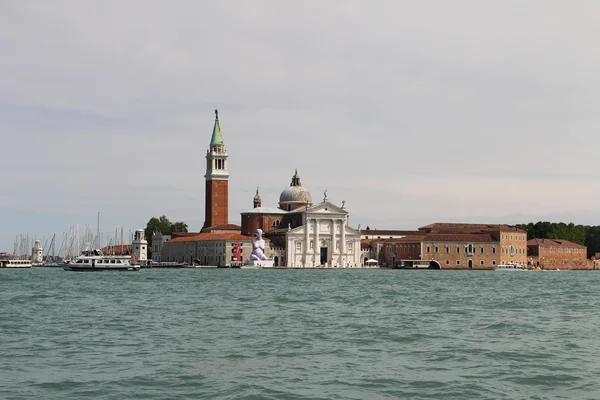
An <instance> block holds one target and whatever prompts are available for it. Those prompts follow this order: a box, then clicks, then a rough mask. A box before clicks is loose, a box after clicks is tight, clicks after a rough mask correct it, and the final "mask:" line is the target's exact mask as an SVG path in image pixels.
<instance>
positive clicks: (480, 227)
mask: <svg viewBox="0 0 600 400" xmlns="http://www.w3.org/2000/svg"><path fill="white" fill-rule="evenodd" d="M419 230H420V231H427V230H428V231H439V230H444V231H490V230H502V231H514V232H523V233H525V232H526V231H525V230H523V229H520V228H517V227H516V226H512V225H507V224H466V223H447V222H434V223H433V224H429V225H425V226H422V227H420V228H419Z"/></svg>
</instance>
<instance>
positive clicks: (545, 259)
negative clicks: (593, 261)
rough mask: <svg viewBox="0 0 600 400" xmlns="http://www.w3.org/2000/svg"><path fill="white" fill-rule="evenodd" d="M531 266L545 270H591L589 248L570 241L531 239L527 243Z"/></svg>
mask: <svg viewBox="0 0 600 400" xmlns="http://www.w3.org/2000/svg"><path fill="white" fill-rule="evenodd" d="M527 256H528V261H529V264H530V265H532V266H540V267H541V268H543V269H589V268H590V265H589V264H588V262H587V247H585V246H582V245H580V244H577V243H573V242H569V241H568V240H558V239H531V240H528V241H527Z"/></svg>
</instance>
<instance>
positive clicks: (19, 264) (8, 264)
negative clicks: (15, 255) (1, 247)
mask: <svg viewBox="0 0 600 400" xmlns="http://www.w3.org/2000/svg"><path fill="white" fill-rule="evenodd" d="M31 267H32V265H31V260H12V259H6V260H0V268H31Z"/></svg>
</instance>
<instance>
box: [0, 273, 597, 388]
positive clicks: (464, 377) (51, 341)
mask: <svg viewBox="0 0 600 400" xmlns="http://www.w3.org/2000/svg"><path fill="white" fill-rule="evenodd" d="M599 289H600V274H599V273H596V272H567V271H564V272H543V271H540V272H533V271H532V272H491V271H490V272H488V271H401V270H289V271H285V270H272V271H269V270H222V269H219V270H204V269H203V270H197V269H192V270H188V269H183V270H172V271H165V270H142V271H140V272H135V273H131V272H129V273H128V272H121V273H119V272H104V273H74V272H67V271H62V270H59V269H50V268H34V269H30V270H0V398H2V399H7V400H9V399H33V398H39V399H78V400H79V399H102V400H109V399H115V400H116V399H119V400H122V399H398V398H406V399H469V398H482V399H483V398H485V399H597V398H600V382H599V376H600V344H599V341H598V340H597V336H598V334H597V330H598V327H600V316H599V312H598V306H599V300H598V294H599V293H600V291H599Z"/></svg>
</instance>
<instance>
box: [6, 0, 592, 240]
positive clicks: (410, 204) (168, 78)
mask: <svg viewBox="0 0 600 400" xmlns="http://www.w3.org/2000/svg"><path fill="white" fill-rule="evenodd" d="M599 11H600V5H598V4H596V3H594V2H578V3H575V4H565V3H564V2H561V1H543V2H542V1H531V2H520V1H495V2H480V1H468V0H462V1H454V2H452V3H440V2H434V1H423V2H419V3H415V2H409V1H380V2H376V3H373V4H368V5H367V4H366V3H364V2H362V1H341V0H340V1H328V2H326V3H323V2H316V1H303V2H299V3H293V4H292V3H287V2H278V1H255V2H242V1H222V2H216V3H215V2H213V3H202V2H195V1H177V2H171V3H168V4H167V3H164V2H159V1H128V2H118V1H104V2H101V3H90V2H77V1H67V0H65V1H55V2H52V4H50V3H39V2H38V3H28V2H20V1H5V2H2V4H1V5H0V52H1V54H2V55H3V56H2V58H1V59H0V121H2V122H1V123H2V125H1V126H0V128H1V135H2V142H1V143H2V149H3V150H4V151H3V152H2V154H3V156H2V157H3V165H5V166H6V165H9V166H10V167H9V168H2V169H0V179H1V180H2V183H3V187H6V188H9V190H7V191H4V192H3V193H2V196H1V197H0V205H1V207H2V208H1V209H0V218H3V219H6V218H7V216H8V215H20V216H23V215H25V214H26V213H28V212H30V213H34V212H35V213H41V214H44V213H47V214H52V213H54V214H53V215H56V216H57V217H56V219H40V218H38V219H37V221H36V220H34V219H29V218H27V219H26V220H27V221H29V222H27V223H25V222H24V220H25V219H24V220H23V222H20V220H14V219H11V224H8V225H7V224H2V227H1V228H0V230H1V231H0V246H2V248H5V247H6V248H8V249H10V248H12V245H11V243H12V240H14V234H15V233H17V232H44V234H45V235H50V233H52V232H55V231H58V230H61V229H64V228H63V227H64V226H69V225H70V224H71V223H74V222H71V220H73V221H75V220H77V221H79V220H80V218H84V219H85V218H89V219H90V221H89V224H92V225H93V224H94V223H95V215H96V213H97V212H98V211H100V212H101V213H102V215H103V220H104V221H106V224H113V225H115V226H127V227H128V228H129V227H131V228H138V227H142V226H144V225H145V223H146V222H147V220H148V219H149V218H150V217H152V216H154V215H162V214H166V215H167V216H168V217H169V218H171V219H173V220H180V219H185V220H186V221H189V222H190V227H191V228H193V229H199V228H200V226H201V225H202V222H203V218H204V209H203V205H204V178H203V175H204V166H205V164H204V163H205V161H204V156H205V152H206V148H207V146H208V142H209V140H210V134H211V131H212V123H213V114H212V110H213V109H214V108H219V109H220V116H221V125H222V128H223V134H224V137H225V141H226V145H227V149H228V153H229V155H230V173H231V178H230V193H231V198H230V201H229V204H230V221H231V222H236V223H239V212H241V211H243V210H246V209H248V208H249V207H251V204H252V197H253V196H254V191H255V189H256V186H260V187H261V194H263V202H264V203H265V205H268V206H275V205H276V204H277V201H278V195H279V192H280V191H281V190H282V189H283V188H284V187H285V186H287V185H289V180H290V178H291V176H292V174H293V171H294V169H295V168H298V169H299V172H300V175H301V177H302V181H303V183H304V185H305V186H307V187H308V189H309V190H311V191H312V193H313V197H318V196H320V193H321V190H324V189H326V188H327V189H328V190H329V194H330V198H332V199H335V201H337V202H340V201H341V200H346V202H347V206H348V210H349V211H350V212H351V213H352V216H353V217H352V218H353V219H352V220H353V221H354V222H355V223H356V224H358V223H361V224H362V225H363V226H365V225H366V224H369V223H370V221H378V225H380V227H383V225H384V224H385V225H387V226H386V227H388V228H394V227H399V228H410V227H411V226H410V224H411V223H413V222H416V221H417V220H418V221H423V223H428V222H430V221H431V220H454V219H455V218H463V219H465V220H466V219H470V218H471V219H476V218H478V217H475V216H477V215H479V216H482V217H483V218H485V217H486V216H488V217H489V218H496V217H502V216H511V215H518V214H519V213H522V214H523V215H531V216H532V217H533V216H535V215H555V214H557V213H563V212H566V213H571V214H560V215H565V217H566V216H567V215H580V214H577V213H583V215H588V216H589V218H590V220H593V218H594V215H595V214H594V213H593V212H592V211H590V210H594V209H595V207H594V201H595V200H594V198H595V193H597V190H595V186H594V181H595V180H596V177H597V176H598V167H597V161H596V160H597V154H596V153H597V150H596V149H597V148H598V144H599V140H600V139H598V135H596V132H595V130H596V127H597V126H598V124H599V122H600V117H598V115H597V112H596V110H597V109H598V108H599V106H600V104H599V102H600V100H598V98H597V96H596V95H595V93H597V92H598V89H600V78H598V74H597V70H598V67H599V66H600V65H599V64H600V54H598V52H596V51H594V49H595V47H596V43H595V41H596V37H597V22H596V18H595V16H596V15H598V12H599ZM24 160H26V161H24ZM111 216H112V217H111ZM413 217H414V218H417V220H414V218H413ZM578 218H579V217H578ZM57 221H60V223H59V222H57ZM379 221H380V222H379ZM403 221H404V222H403ZM411 221H412V222H411ZM407 224H408V225H409V226H407ZM400 225H402V226H400Z"/></svg>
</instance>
